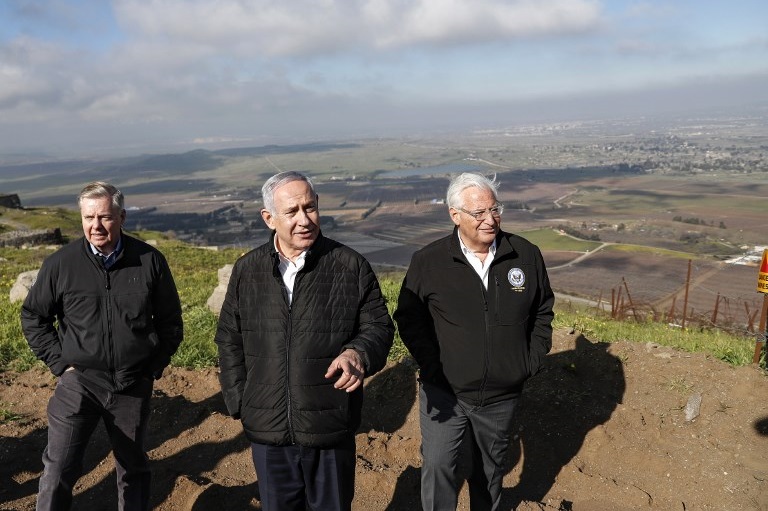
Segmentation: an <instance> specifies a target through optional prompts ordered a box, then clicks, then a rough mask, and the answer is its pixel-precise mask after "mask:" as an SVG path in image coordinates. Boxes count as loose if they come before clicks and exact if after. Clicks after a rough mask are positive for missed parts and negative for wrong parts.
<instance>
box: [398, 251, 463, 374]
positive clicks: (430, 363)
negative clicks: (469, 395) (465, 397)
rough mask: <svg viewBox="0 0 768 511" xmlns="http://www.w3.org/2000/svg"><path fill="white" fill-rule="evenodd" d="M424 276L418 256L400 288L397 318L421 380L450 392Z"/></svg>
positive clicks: (403, 338)
mask: <svg viewBox="0 0 768 511" xmlns="http://www.w3.org/2000/svg"><path fill="white" fill-rule="evenodd" d="M422 272H423V270H421V269H420V260H419V257H418V253H417V254H415V255H414V258H413V259H412V261H411V264H410V266H409V267H408V271H407V272H406V275H405V278H404V279H403V284H402V286H401V287H400V295H399V297H398V299H397V310H395V313H394V317H395V321H396V322H397V328H398V330H399V332H400V337H401V339H402V340H403V344H404V345H405V347H406V348H408V351H409V352H410V353H411V355H412V356H413V358H414V359H415V360H416V363H417V364H419V378H420V379H421V380H422V381H425V382H429V383H434V384H437V385H440V386H442V387H445V388H450V384H449V383H448V381H447V380H446V378H445V375H444V374H443V367H442V363H441V362H440V345H439V343H438V341H437V334H436V333H435V325H434V323H433V321H432V315H431V314H430V312H429V305H428V303H427V298H426V297H425V296H424V291H423V289H422V284H421V282H422Z"/></svg>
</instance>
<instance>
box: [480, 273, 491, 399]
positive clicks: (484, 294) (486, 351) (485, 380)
mask: <svg viewBox="0 0 768 511" xmlns="http://www.w3.org/2000/svg"><path fill="white" fill-rule="evenodd" d="M480 293H481V294H482V297H483V316H484V317H485V336H484V339H483V343H484V349H483V381H482V382H480V390H479V392H478V394H479V396H478V397H479V399H478V401H479V402H480V404H479V406H483V405H484V404H485V385H486V384H487V383H488V366H489V364H490V356H489V351H490V348H491V321H490V315H491V312H490V311H489V310H488V291H487V290H486V289H485V286H484V285H483V281H482V280H481V281H480Z"/></svg>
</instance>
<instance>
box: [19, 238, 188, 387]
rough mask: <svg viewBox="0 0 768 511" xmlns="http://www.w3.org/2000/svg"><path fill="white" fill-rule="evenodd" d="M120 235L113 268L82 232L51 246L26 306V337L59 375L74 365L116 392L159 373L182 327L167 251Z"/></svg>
mask: <svg viewBox="0 0 768 511" xmlns="http://www.w3.org/2000/svg"><path fill="white" fill-rule="evenodd" d="M121 236H122V240H123V241H122V243H123V250H122V251H121V253H120V254H119V255H118V257H117V260H116V261H115V263H114V264H113V265H112V266H111V267H110V269H109V270H105V269H104V267H103V266H102V264H101V262H100V261H98V260H97V259H96V256H95V255H94V254H93V252H92V251H91V249H90V246H89V244H88V241H87V240H86V239H85V237H83V238H80V239H78V240H76V241H73V242H72V243H70V244H68V245H66V246H64V247H62V248H61V249H59V250H58V251H56V252H54V253H53V254H51V255H50V256H49V257H48V258H46V260H45V261H44V262H43V265H42V267H41V268H40V271H39V273H38V275H37V279H36V281H35V284H34V285H33V286H32V288H31V289H30V291H29V294H28V295H27V297H26V299H25V300H24V304H23V306H22V309H21V326H22V330H23V331H24V335H25V337H26V338H27V342H28V343H29V346H30V348H32V351H33V352H34V353H35V355H36V356H37V357H38V358H39V359H41V360H42V361H43V362H45V363H46V364H47V365H48V367H49V368H50V369H51V372H52V373H53V374H54V375H56V376H59V375H61V374H62V373H63V372H64V371H65V370H66V368H67V367H68V366H74V367H75V368H76V369H77V370H78V371H79V372H81V373H82V374H83V376H84V377H85V378H87V379H89V380H91V381H93V382H94V383H96V384H97V385H99V386H101V387H104V388H106V389H109V390H112V391H117V392H119V391H121V390H123V389H125V388H127V387H129V386H131V385H133V384H134V383H136V382H137V381H138V380H139V379H140V378H152V377H153V375H154V376H158V375H159V374H160V373H161V372H162V370H163V368H165V366H167V365H168V363H169V362H170V360H171V356H172V355H173V354H174V353H175V352H176V349H177V348H178V347H179V344H180V343H181V341H182V338H183V335H184V334H183V325H182V318H181V304H180V302H179V295H178V293H177V291H176V285H175V283H174V281H173V277H172V275H171V271H170V269H169V268H168V263H167V262H166V260H165V257H163V255H162V254H161V253H160V252H159V251H158V250H157V249H156V248H154V247H152V246H150V245H148V244H146V243H144V242H143V241H140V240H138V239H136V238H133V237H131V236H128V235H126V234H125V233H123V234H122V235H121Z"/></svg>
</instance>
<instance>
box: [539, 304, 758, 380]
mask: <svg viewBox="0 0 768 511" xmlns="http://www.w3.org/2000/svg"><path fill="white" fill-rule="evenodd" d="M592 314H593V313H592V312H585V311H579V310H576V309H573V310H560V309H558V310H557V313H556V314H555V321H554V326H555V328H572V329H574V330H577V331H579V332H582V333H583V334H584V335H585V336H587V337H589V338H590V339H594V340H600V341H601V342H617V341H631V342H639V343H655V344H658V345H661V346H669V347H671V348H678V349H681V350H683V351H688V352H691V353H696V352H703V353H707V354H710V355H712V356H713V357H715V358H718V359H720V360H722V361H724V362H727V363H729V364H731V365H733V366H744V365H749V364H751V363H752V357H753V356H754V349H755V340H754V338H746V337H740V336H735V335H732V334H729V333H727V332H724V331H721V330H714V329H686V330H681V329H680V328H678V327H672V326H669V325H667V324H666V323H654V322H644V323H638V322H636V321H632V320H628V321H618V320H612V319H610V318H605V317H601V316H600V315H597V316H595V315H592ZM762 365H763V366H765V362H764V361H763V363H762Z"/></svg>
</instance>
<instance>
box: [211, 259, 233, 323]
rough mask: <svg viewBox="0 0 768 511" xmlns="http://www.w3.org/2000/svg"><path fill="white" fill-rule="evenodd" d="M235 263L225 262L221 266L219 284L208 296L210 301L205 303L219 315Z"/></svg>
mask: <svg viewBox="0 0 768 511" xmlns="http://www.w3.org/2000/svg"><path fill="white" fill-rule="evenodd" d="M233 267H234V265H232V264H225V265H224V266H222V267H221V268H219V285H218V286H216V288H215V289H214V290H213V293H211V296H209V297H208V301H207V302H205V304H206V305H207V306H208V308H209V309H210V310H211V311H212V312H213V313H214V314H216V315H217V316H218V315H219V312H221V306H222V305H223V304H224V296H225V295H226V294H227V285H228V284H229V278H230V277H231V276H232V268H233Z"/></svg>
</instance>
